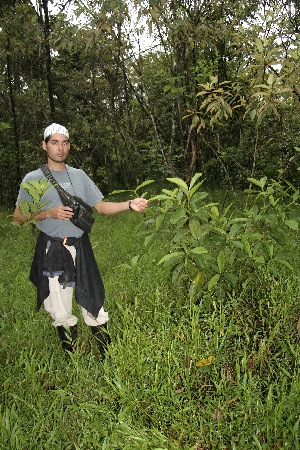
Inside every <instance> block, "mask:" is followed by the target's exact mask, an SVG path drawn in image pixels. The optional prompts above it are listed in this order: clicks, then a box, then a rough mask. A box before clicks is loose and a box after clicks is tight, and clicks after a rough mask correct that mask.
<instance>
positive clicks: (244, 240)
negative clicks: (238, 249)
mask: <svg viewBox="0 0 300 450" xmlns="http://www.w3.org/2000/svg"><path fill="white" fill-rule="evenodd" d="M241 242H242V244H243V248H244V250H245V252H246V253H247V255H248V256H250V258H252V251H251V248H250V244H249V242H248V240H247V238H246V236H244V235H243V234H242V235H241Z"/></svg>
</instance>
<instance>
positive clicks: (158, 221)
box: [155, 214, 165, 231]
mask: <svg viewBox="0 0 300 450" xmlns="http://www.w3.org/2000/svg"><path fill="white" fill-rule="evenodd" d="M164 218H165V216H164V215H163V214H159V215H158V216H157V217H156V220H155V230H156V231H157V230H158V229H159V228H160V226H161V224H162V223H163V221H164Z"/></svg>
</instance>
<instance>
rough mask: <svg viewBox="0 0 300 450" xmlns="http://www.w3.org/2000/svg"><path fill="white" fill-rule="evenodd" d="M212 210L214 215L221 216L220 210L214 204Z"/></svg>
mask: <svg viewBox="0 0 300 450" xmlns="http://www.w3.org/2000/svg"><path fill="white" fill-rule="evenodd" d="M210 211H211V213H212V215H213V216H214V217H216V218H218V217H219V216H220V213H219V210H218V208H217V207H216V206H212V207H211V209H210Z"/></svg>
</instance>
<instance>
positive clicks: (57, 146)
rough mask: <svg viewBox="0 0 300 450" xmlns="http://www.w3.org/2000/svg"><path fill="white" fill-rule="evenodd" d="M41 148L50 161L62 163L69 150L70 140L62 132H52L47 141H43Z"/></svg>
mask: <svg viewBox="0 0 300 450" xmlns="http://www.w3.org/2000/svg"><path fill="white" fill-rule="evenodd" d="M43 149H44V150H45V151H46V153H47V156H48V158H49V159H51V161H53V162H56V163H63V162H64V161H65V160H66V159H67V156H68V154H69V151H70V142H69V139H68V138H67V136H65V135H64V134H52V135H51V136H50V139H49V141H48V142H47V143H46V142H45V141H43Z"/></svg>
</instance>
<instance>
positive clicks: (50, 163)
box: [47, 158, 66, 171]
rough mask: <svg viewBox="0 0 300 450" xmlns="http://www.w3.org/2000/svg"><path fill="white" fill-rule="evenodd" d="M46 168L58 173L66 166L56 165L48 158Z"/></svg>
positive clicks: (62, 163)
mask: <svg viewBox="0 0 300 450" xmlns="http://www.w3.org/2000/svg"><path fill="white" fill-rule="evenodd" d="M47 166H48V169H49V170H54V171H60V170H66V165H65V163H64V162H61V163H57V162H54V161H52V160H51V159H50V158H48V162H47Z"/></svg>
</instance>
